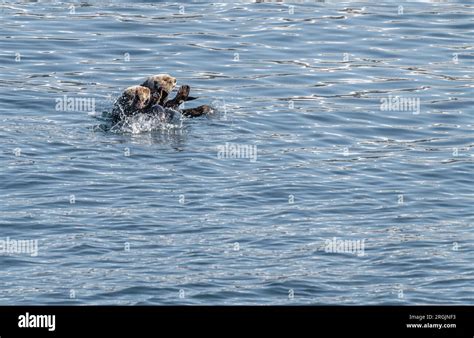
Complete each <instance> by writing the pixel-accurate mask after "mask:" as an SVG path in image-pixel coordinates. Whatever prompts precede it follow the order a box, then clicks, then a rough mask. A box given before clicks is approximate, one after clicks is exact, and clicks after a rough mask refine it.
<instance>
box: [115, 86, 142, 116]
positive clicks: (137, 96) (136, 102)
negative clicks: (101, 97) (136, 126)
mask: <svg viewBox="0 0 474 338" xmlns="http://www.w3.org/2000/svg"><path fill="white" fill-rule="evenodd" d="M150 101H151V91H150V89H149V88H147V87H143V86H131V87H128V88H127V89H125V90H124V91H123V93H122V95H121V96H120V97H119V98H118V100H117V101H116V102H115V106H114V109H113V110H112V120H113V121H114V122H118V121H119V120H121V119H122V118H124V117H125V116H130V115H133V114H134V113H136V112H139V111H142V110H143V109H146V107H148V106H149V105H150Z"/></svg>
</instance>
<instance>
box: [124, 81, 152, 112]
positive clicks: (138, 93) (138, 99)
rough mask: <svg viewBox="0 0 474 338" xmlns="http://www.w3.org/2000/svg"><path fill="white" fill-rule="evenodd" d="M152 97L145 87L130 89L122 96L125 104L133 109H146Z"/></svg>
mask: <svg viewBox="0 0 474 338" xmlns="http://www.w3.org/2000/svg"><path fill="white" fill-rule="evenodd" d="M150 97H151V92H150V89H149V88H147V87H143V86H132V87H128V88H127V89H125V91H124V92H123V94H122V99H123V103H124V104H125V105H126V106H128V107H130V108H132V109H144V108H145V107H146V106H147V105H148V103H149V102H150Z"/></svg>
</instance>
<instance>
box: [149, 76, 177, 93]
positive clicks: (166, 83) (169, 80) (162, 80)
mask: <svg viewBox="0 0 474 338" xmlns="http://www.w3.org/2000/svg"><path fill="white" fill-rule="evenodd" d="M142 86H144V87H147V88H149V89H150V90H151V91H152V92H155V91H158V90H160V89H163V90H165V91H166V92H167V93H170V92H171V91H172V90H173V88H174V86H176V78H175V77H172V76H171V75H168V74H158V75H153V76H150V77H148V78H147V79H146V80H145V82H143V84H142Z"/></svg>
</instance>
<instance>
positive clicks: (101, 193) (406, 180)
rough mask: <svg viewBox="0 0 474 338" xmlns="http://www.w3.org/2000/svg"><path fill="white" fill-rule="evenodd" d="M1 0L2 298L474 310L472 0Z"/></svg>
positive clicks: (2, 301) (49, 301)
mask: <svg viewBox="0 0 474 338" xmlns="http://www.w3.org/2000/svg"><path fill="white" fill-rule="evenodd" d="M0 6H1V7H0V28H1V29H0V241H3V243H6V242H7V241H8V240H10V241H11V240H33V241H34V240H36V241H37V244H38V252H37V255H34V254H32V253H29V252H13V251H8V250H5V248H4V247H3V248H2V247H1V246H0V249H3V252H2V253H0V265H1V267H2V268H1V269H0V285H1V286H0V304H2V305H8V304H152V305H162V304H285V305H295V304H400V305H411V304H471V305H472V304H473V303H474V272H473V261H474V248H473V244H474V235H473V234H474V223H473V220H474V208H473V202H474V186H473V175H472V173H473V169H474V165H473V146H474V134H473V117H474V110H473V103H474V99H473V97H474V95H473V94H474V88H473V87H474V84H473V77H474V72H473V66H474V62H473V61H474V47H473V45H474V43H473V41H474V30H473V27H474V19H473V13H474V6H473V4H472V2H469V1H462V2H418V3H413V2H412V3H404V2H400V1H397V2H386V3H380V2H372V3H358V2H349V3H339V2H329V3H314V2H304V3H224V4H211V3H133V4H132V3H128V4H127V3H119V2H103V3H94V2H91V3H88V2H81V3H75V4H73V5H71V3H60V2H43V3H38V4H36V3H27V2H6V3H5V2H4V3H2V4H1V5H0ZM400 6H401V7H400ZM157 73H169V74H172V75H173V76H175V77H176V78H177V79H178V83H179V84H189V85H190V86H191V88H192V95H194V96H198V97H199V99H198V100H196V101H192V102H189V103H186V105H187V106H188V105H189V106H194V105H199V104H212V106H213V107H215V112H214V114H212V115H210V116H208V117H202V118H196V119H189V120H185V121H182V124H181V125H179V126H176V127H175V128H159V127H158V128H157V127H156V125H150V123H149V121H141V120H137V121H135V123H134V124H133V125H131V126H129V128H128V129H124V130H121V131H114V132H112V131H110V130H106V128H104V125H107V120H106V119H104V117H103V116H102V112H103V111H108V110H110V109H111V108H112V105H113V102H114V99H116V98H117V96H118V95H119V94H120V92H121V91H122V90H123V89H124V88H125V87H128V86H131V85H135V84H140V83H141V82H143V80H144V78H145V77H147V76H148V75H153V74H157ZM70 98H72V99H74V100H76V99H78V98H85V99H88V100H92V99H93V100H92V101H93V102H94V107H92V109H84V108H81V109H77V108H78V107H74V108H72V109H66V108H64V107H63V108H62V109H61V108H59V109H58V106H57V104H58V102H61V100H68V99H70ZM399 99H404V100H412V101H405V102H415V103H416V102H418V104H417V105H416V106H410V107H408V108H407V107H406V106H403V107H402V106H399V107H396V106H391V107H389V108H388V109H386V107H385V108H384V107H383V106H382V103H383V102H384V100H391V102H394V100H399ZM74 102H76V101H74ZM414 107H417V108H416V109H414ZM226 149H227V150H226ZM229 149H233V150H232V151H230V150H229ZM245 149H246V150H247V152H245V151H244V150H245ZM234 150H235V151H234ZM253 151H255V152H254V153H253ZM333 241H336V243H337V241H345V242H343V243H359V244H361V243H362V244H361V246H359V249H363V251H361V250H359V251H358V252H355V251H350V250H348V249H347V247H346V249H341V250H339V249H337V248H333V249H331V248H330V247H329V246H328V243H329V242H331V243H332V242H333ZM0 244H1V243H0ZM336 249H337V250H336Z"/></svg>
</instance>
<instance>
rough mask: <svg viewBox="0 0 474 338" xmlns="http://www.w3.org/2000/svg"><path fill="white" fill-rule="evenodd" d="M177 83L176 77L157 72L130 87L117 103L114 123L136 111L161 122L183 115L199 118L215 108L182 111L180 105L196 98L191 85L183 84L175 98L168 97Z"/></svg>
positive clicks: (205, 107)
mask: <svg viewBox="0 0 474 338" xmlns="http://www.w3.org/2000/svg"><path fill="white" fill-rule="evenodd" d="M175 86H176V78H174V77H172V76H171V75H168V74H158V75H153V76H150V77H148V78H147V79H146V80H145V82H143V83H142V85H141V86H132V87H129V88H127V89H126V90H125V91H124V92H123V94H122V96H121V97H120V98H119V99H118V100H117V102H116V105H115V107H114V110H113V112H112V119H113V123H114V124H115V123H117V122H119V121H120V120H122V119H123V118H125V117H127V116H131V115H135V114H148V115H155V116H158V117H159V118H160V120H161V121H162V122H172V121H174V120H176V119H177V118H178V117H179V115H180V114H181V115H183V116H186V117H198V116H201V115H204V114H208V113H210V112H211V111H212V109H211V107H209V106H207V105H202V106H199V107H196V108H190V109H181V110H180V109H179V106H180V105H181V104H182V103H183V102H186V101H191V100H195V99H196V98H195V97H191V96H189V92H190V90H191V88H190V87H189V86H188V85H183V86H181V87H180V88H179V90H178V92H177V94H176V96H175V97H174V98H173V99H171V100H167V98H168V96H169V93H170V92H171V91H172V90H173V88H174V87H175Z"/></svg>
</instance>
